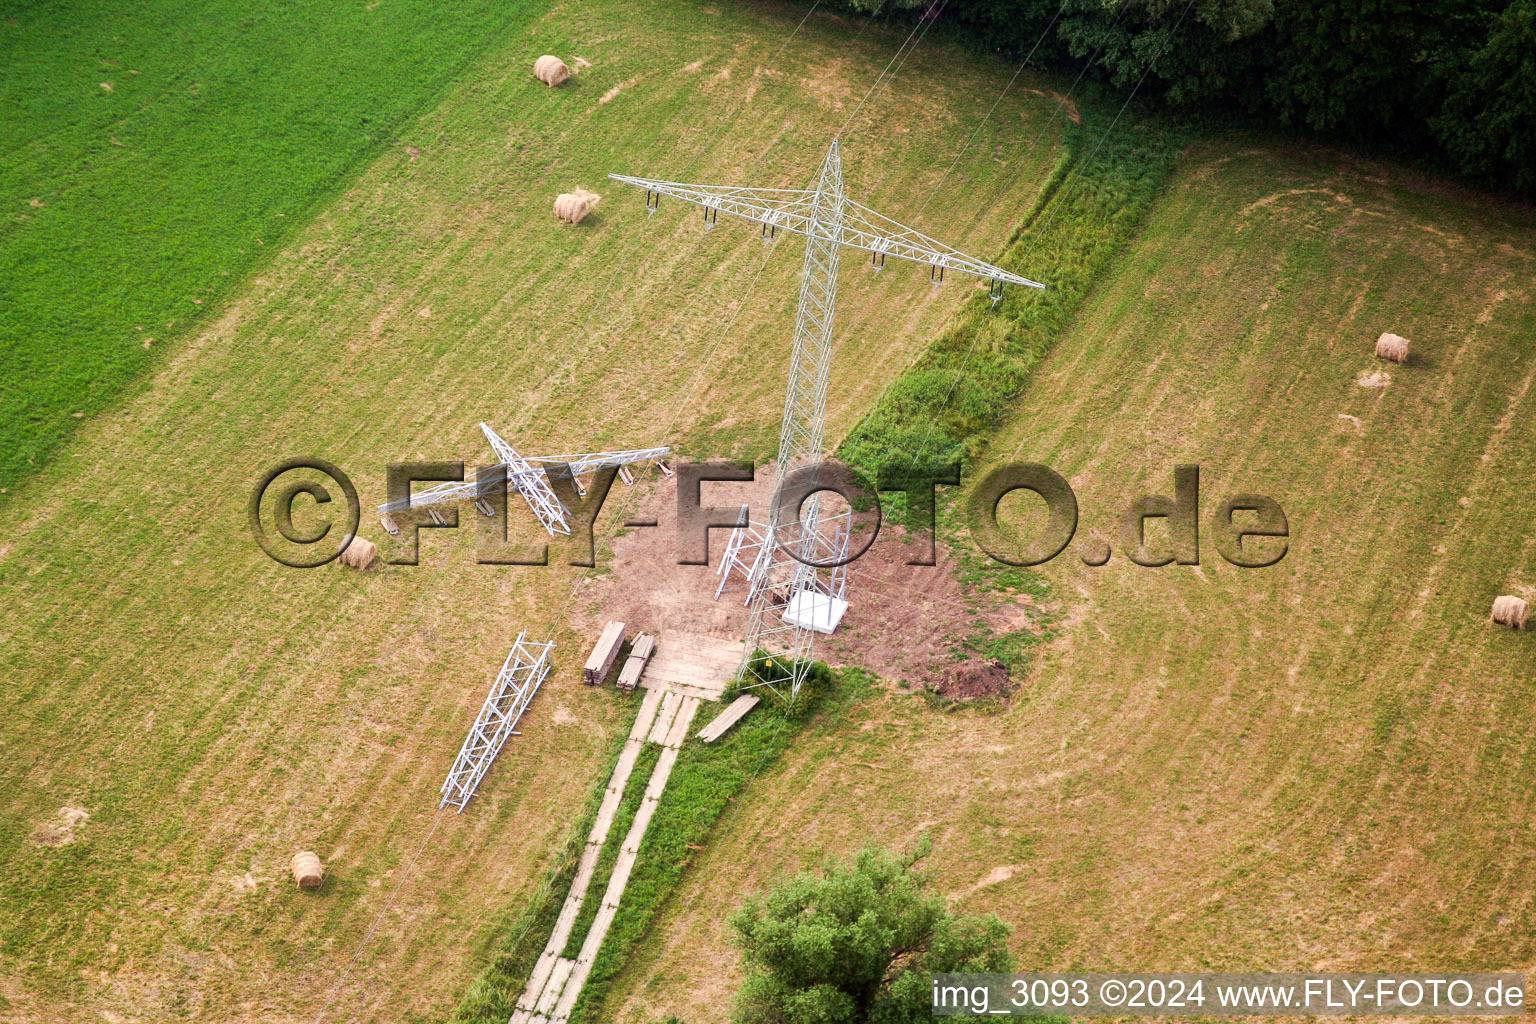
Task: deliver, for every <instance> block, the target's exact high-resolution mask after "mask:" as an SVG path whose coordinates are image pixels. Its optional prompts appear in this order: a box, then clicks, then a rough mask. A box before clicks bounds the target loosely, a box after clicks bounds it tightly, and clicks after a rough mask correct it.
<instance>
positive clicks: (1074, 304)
mask: <svg viewBox="0 0 1536 1024" xmlns="http://www.w3.org/2000/svg"><path fill="white" fill-rule="evenodd" d="M1065 139H1066V153H1065V154H1064V155H1063V157H1062V158H1061V160H1060V161H1059V162H1058V163H1057V165H1056V167H1055V169H1054V170H1053V172H1052V175H1051V178H1050V180H1049V181H1048V182H1047V184H1046V185H1045V187H1044V188H1043V189H1042V190H1041V193H1040V198H1039V199H1038V200H1037V202H1036V203H1035V206H1034V208H1033V209H1032V210H1031V211H1030V212H1029V215H1028V216H1027V217H1026V218H1025V220H1024V222H1023V223H1022V225H1021V226H1020V227H1019V229H1018V230H1017V231H1016V232H1015V233H1014V235H1013V238H1012V239H1011V240H1010V242H1009V244H1008V247H1007V249H1006V251H1005V252H1004V253H1003V255H1002V257H1001V258H1000V259H999V260H998V261H997V262H998V263H999V265H1001V266H1003V267H1005V268H1008V269H1012V270H1016V271H1017V272H1019V273H1022V274H1024V275H1026V276H1030V277H1032V278H1033V279H1035V280H1038V281H1040V282H1042V283H1043V284H1044V285H1045V286H1046V289H1045V291H1044V292H1041V291H1037V290H1035V289H1031V288H1018V287H1014V288H1009V289H1008V290H1007V291H1006V292H1004V296H1003V299H1002V301H1001V302H1000V303H998V304H997V305H996V306H995V307H994V306H993V305H992V304H991V302H990V301H989V300H988V298H987V297H986V295H985V294H980V293H979V294H977V295H976V296H974V297H973V298H971V299H970V300H969V301H968V302H967V303H966V304H965V306H963V307H962V309H961V311H960V312H959V313H958V314H957V315H956V317H955V318H954V320H953V322H952V323H951V324H950V326H949V327H947V328H946V329H945V331H944V333H943V334H942V335H941V336H940V337H939V339H938V340H937V341H936V342H935V343H934V344H933V346H932V347H931V348H930V349H929V350H928V351H927V352H926V353H925V354H924V355H923V356H922V357H921V358H920V359H919V360H918V361H917V364H916V365H915V366H914V367H913V368H912V369H911V370H910V371H909V372H908V373H907V374H906V375H905V376H904V377H902V378H901V379H900V380H899V381H897V382H896V383H895V384H894V385H892V386H891V388H890V390H889V391H887V392H886V394H885V396H884V398H883V399H882V400H881V402H880V403H879V404H878V405H877V406H876V407H875V408H874V409H873V410H872V411H871V412H870V414H869V416H868V417H866V418H865V419H864V421H863V422H862V423H860V424H859V425H858V427H857V428H855V429H854V431H853V432H852V433H851V434H850V435H849V436H848V438H847V439H846V440H845V441H844V442H843V444H842V445H841V446H840V449H839V455H840V457H841V458H842V459H843V460H844V461H846V462H848V463H849V464H850V465H853V466H855V467H858V468H860V469H863V470H865V471H866V472H869V473H871V474H873V475H878V472H879V470H880V469H882V468H886V467H888V468H890V469H904V468H906V467H908V466H913V465H923V464H930V465H944V464H950V463H957V462H958V463H962V464H964V463H966V462H969V461H971V460H973V459H974V458H975V457H976V456H977V455H978V454H979V453H980V451H981V450H982V449H983V448H984V447H985V446H986V444H987V442H988V441H989V440H990V439H991V438H992V436H993V434H994V432H995V431H996V429H997V427H998V426H999V424H1000V423H1001V422H1002V420H1003V419H1004V417H1005V416H1006V415H1007V414H1008V412H1009V411H1010V409H1011V407H1012V404H1013V401H1014V399H1015V398H1017V396H1018V395H1019V393H1020V392H1021V391H1022V390H1023V388H1024V386H1025V384H1026V383H1027V382H1028V380H1029V375H1030V372H1031V371H1032V370H1033V369H1034V367H1035V366H1036V365H1038V363H1039V362H1040V360H1041V359H1042V358H1043V357H1044V356H1045V354H1046V353H1047V352H1049V351H1050V349H1051V346H1052V345H1053V344H1054V342H1055V341H1056V340H1057V338H1059V337H1060V336H1061V334H1062V332H1063V331H1064V330H1065V329H1066V327H1067V325H1068V324H1069V323H1070V322H1071V319H1072V316H1073V315H1074V313H1075V312H1076V311H1077V309H1078V307H1079V305H1081V303H1082V301H1083V299H1084V298H1085V297H1086V296H1087V295H1088V293H1089V291H1090V289H1091V288H1092V286H1093V284H1094V282H1096V281H1098V280H1099V279H1100V278H1102V277H1104V276H1106V275H1107V274H1109V273H1110V272H1111V271H1112V269H1113V264H1114V261H1115V258H1116V256H1117V254H1118V253H1119V252H1120V251H1121V250H1122V249H1123V247H1124V246H1125V244H1126V243H1127V242H1128V241H1129V240H1130V239H1131V237H1132V235H1133V234H1134V233H1135V231H1136V229H1137V227H1138V226H1139V225H1140V224H1141V223H1142V220H1143V219H1144V217H1145V215H1146V213H1147V211H1148V210H1149V209H1150V208H1151V206H1152V203H1153V201H1154V199H1156V197H1157V194H1158V191H1159V190H1160V189H1161V188H1162V186H1163V185H1164V183H1165V182H1166V181H1167V180H1168V177H1169V175H1170V174H1171V173H1172V171H1173V169H1174V166H1175V165H1176V163H1177V162H1178V155H1179V149H1180V146H1181V145H1182V144H1183V142H1184V141H1185V135H1184V133H1183V131H1182V130H1180V129H1177V128H1175V127H1172V126H1170V125H1168V124H1165V123H1164V122H1162V121H1160V120H1157V119H1153V118H1135V119H1132V118H1125V117H1121V118H1119V119H1118V121H1116V120H1115V119H1114V118H1113V117H1112V116H1111V114H1110V113H1109V110H1108V109H1105V108H1096V107H1094V106H1090V105H1088V104H1084V105H1083V121H1082V124H1081V125H1077V126H1075V127H1073V128H1072V129H1071V130H1069V131H1068V132H1067V133H1066V136H1065Z"/></svg>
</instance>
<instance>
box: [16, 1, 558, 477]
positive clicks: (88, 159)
mask: <svg viewBox="0 0 1536 1024" xmlns="http://www.w3.org/2000/svg"><path fill="white" fill-rule="evenodd" d="M540 9H541V8H540V7H539V5H535V4H533V3H530V2H526V0H471V2H469V3H464V4H455V5H453V6H451V7H443V6H441V5H437V4H431V3H424V2H421V0H381V2H378V3H369V4H363V3H354V4H347V5H341V6H337V5H316V4H261V5H248V4H219V3H209V2H208V0H169V2H163V3H155V4H151V5H140V6H136V7H133V8H124V7H123V6H122V5H120V4H110V3H105V2H101V0H86V2H75V0H71V2H68V3H65V2H59V0H54V2H47V3H38V4H29V5H20V6H17V5H11V6H10V8H9V9H8V10H7V17H5V18H4V19H0V50H3V51H4V53H5V55H6V56H5V75H4V76H0V111H3V115H0V124H3V125H4V129H3V131H0V142H3V147H0V148H3V153H4V156H3V158H0V211H3V218H0V382H3V383H0V488H4V489H9V488H10V487H12V486H13V485H15V484H16V483H17V482H18V481H19V480H21V479H22V478H23V477H24V476H25V475H26V474H28V473H29V472H31V471H32V468H33V467H35V466H37V465H41V464H42V463H43V462H44V461H45V460H46V459H47V458H49V457H50V456H51V455H53V453H54V452H55V451H57V449H58V448H59V446H60V445H61V444H62V443H63V442H64V440H65V438H66V437H68V436H69V434H70V432H71V430H72V427H73V425H74V424H75V423H77V422H78V421H79V420H80V419H82V418H84V417H85V416H88V415H90V414H91V413H93V412H95V411H97V410H99V409H101V408H102V407H104V406H105V405H106V404H108V403H109V402H110V401H111V400H112V399H113V398H114V397H115V396H116V395H118V394H119V393H120V392H121V391H122V389H123V388H124V387H125V386H127V385H128V384H129V383H130V382H131V381H133V380H134V379H135V378H136V377H138V376H139V375H140V374H141V373H142V372H144V370H145V369H146V368H147V367H149V366H150V365H151V363H152V362H153V361H154V359H155V357H156V353H157V351H158V350H159V349H161V348H162V347H163V345H164V342H165V341H166V339H167V338H168V336H170V335H175V334H181V333H183V332H185V331H187V330H189V329H196V327H197V325H198V324H199V323H201V322H203V321H205V320H206V319H208V318H209V316H210V314H212V313H214V312H215V311H216V310H217V308H218V307H219V305H220V304H221V302H222V300H223V299H224V298H225V297H226V295H227V294H228V293H229V289H230V288H231V287H234V286H236V285H238V284H239V283H240V282H241V281H242V279H243V278H244V276H245V274H246V273H247V272H248V271H250V270H251V269H252V268H253V267H254V266H256V265H258V264H259V263H261V262H262V261H264V260H265V259H266V258H267V254H269V253H275V252H277V251H278V249H279V247H280V246H281V245H282V243H284V242H286V241H287V240H288V238H289V237H290V236H291V233H292V231H293V230H295V229H297V227H298V226H299V225H300V224H302V223H303V222H304V221H305V220H306V219H307V217H308V216H309V215H310V214H311V213H312V212H313V211H314V210H316V209H318V208H319V206H320V204H321V203H323V202H324V201H325V200H326V199H328V198H329V197H331V196H332V195H334V194H335V193H336V192H337V191H338V190H339V189H340V188H342V187H343V186H344V183H345V182H346V180H347V179H348V177H349V175H350V174H351V172H352V171H353V170H354V168H357V167H359V166H360V165H361V164H362V163H363V162H364V161H365V160H367V159H368V158H369V157H370V156H372V155H373V154H375V153H377V152H378V151H379V150H380V149H381V148H383V147H385V146H388V145H393V144H397V143H398V144H401V145H404V142H403V141H402V140H401V139H400V138H399V136H400V135H401V133H402V129H403V128H404V126H405V125H406V124H407V122H408V121H409V120H410V119H411V118H412V117H413V116H414V115H415V114H416V113H417V112H418V111H420V110H422V109H424V108H425V107H426V106H428V105H429V104H431V103H433V102H434V101H435V100H436V99H437V97H438V95H439V94H440V92H441V91H442V89H443V87H444V86H445V85H446V84H447V83H449V82H450V81H452V80H453V79H454V78H455V77H456V76H457V75H458V74H459V73H460V72H462V71H463V69H464V68H465V67H466V66H467V65H468V64H469V62H470V61H471V60H473V59H474V58H475V57H477V56H478V55H479V54H480V53H481V51H482V50H483V49H484V48H485V47H486V45H487V44H488V43H491V42H492V41H494V40H495V39H497V38H499V37H500V36H502V35H504V34H505V33H506V32H507V31H508V30H509V29H510V28H512V27H513V26H515V25H518V24H520V23H522V22H523V21H525V20H526V19H528V18H529V17H531V16H532V14H533V13H535V12H536V11H537V10H540Z"/></svg>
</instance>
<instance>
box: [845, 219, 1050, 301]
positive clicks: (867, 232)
mask: <svg viewBox="0 0 1536 1024" xmlns="http://www.w3.org/2000/svg"><path fill="white" fill-rule="evenodd" d="M842 240H843V244H844V245H846V246H848V247H849V248H850V249H862V250H864V251H865V252H872V253H875V254H877V255H882V256H887V257H890V258H891V259H898V260H909V261H911V262H913V263H926V264H928V265H929V266H931V267H943V268H944V269H945V270H953V271H955V272H957V273H961V274H973V275H975V276H976V277H985V278H989V279H991V280H993V281H1001V282H1003V283H1004V284H1017V285H1022V286H1024V287H1025V288H1040V289H1044V288H1045V285H1043V284H1041V283H1040V282H1039V281H1031V280H1030V279H1029V278H1027V277H1020V276H1019V275H1018V274H1010V273H1009V272H1008V271H1006V270H1004V269H1003V268H1002V267H996V266H993V265H992V264H990V263H987V262H985V261H983V260H979V259H977V258H976V257H974V256H967V255H966V254H965V253H963V252H960V251H959V250H958V249H955V248H953V247H951V246H948V245H945V244H944V243H943V242H940V241H939V240H938V239H936V238H930V237H929V236H927V235H925V234H923V233H922V232H921V231H915V230H913V229H912V228H909V227H907V226H906V225H905V224H902V223H899V222H898V221H894V220H892V219H891V218H889V217H887V216H885V214H883V213H876V212H875V211H874V210H871V209H870V208H869V207H867V206H864V205H861V204H859V203H856V202H854V201H853V200H852V199H849V200H847V205H846V208H845V210H844V213H843V239H842Z"/></svg>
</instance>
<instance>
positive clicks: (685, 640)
mask: <svg viewBox="0 0 1536 1024" xmlns="http://www.w3.org/2000/svg"><path fill="white" fill-rule="evenodd" d="M745 652H746V646H745V645H744V644H742V642H741V641H739V640H723V639H721V638H719V637H713V636H704V635H702V634H699V633H679V632H671V631H669V632H666V633H663V634H661V635H660V636H659V637H657V638H656V653H655V654H653V655H651V662H650V664H649V665H647V666H646V669H645V673H644V674H643V675H642V676H641V677H640V685H641V686H645V687H649V688H652V689H660V690H668V689H677V690H678V691H679V692H685V693H687V694H688V695H689V696H693V697H699V698H701V699H704V700H719V699H720V698H721V696H722V695H723V694H724V693H725V689H726V687H727V686H729V685H730V684H731V681H732V680H733V679H735V678H736V671H737V669H739V668H740V667H741V661H742V658H743V657H744V656H745ZM685 688H686V689H685Z"/></svg>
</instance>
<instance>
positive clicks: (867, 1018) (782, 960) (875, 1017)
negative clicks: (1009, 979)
mask: <svg viewBox="0 0 1536 1024" xmlns="http://www.w3.org/2000/svg"><path fill="white" fill-rule="evenodd" d="M926 852H927V850H926V847H924V848H920V849H919V850H918V852H917V853H915V854H913V855H912V856H910V857H902V858H898V857H895V856H893V855H892V854H890V853H887V852H884V851H881V850H866V851H864V852H863V853H860V854H858V855H857V856H856V857H854V859H853V860H852V861H851V862H849V863H846V864H828V865H826V866H825V867H823V868H822V869H821V870H820V871H818V872H811V873H806V874H801V875H798V876H796V877H795V878H792V879H790V880H789V881H786V882H782V883H780V884H779V885H777V886H775V887H774V888H772V889H771V890H769V891H768V893H766V894H765V895H762V896H754V897H750V898H749V899H748V900H747V901H746V903H745V905H744V906H743V907H742V908H741V910H739V911H738V912H737V913H736V914H734V915H732V917H731V922H730V923H731V927H732V928H733V929H734V930H735V932H736V936H737V940H738V942H739V943H740V945H741V948H742V953H743V958H744V960H745V962H746V966H747V969H748V971H749V972H750V974H749V977H748V978H747V981H746V983H745V984H743V985H742V988H741V992H740V993H739V995H738V996H737V1004H736V1020H737V1021H739V1022H740V1024H908V1022H915V1021H928V1020H931V1019H932V999H933V996H932V992H931V989H930V985H929V981H928V975H929V974H930V973H932V972H946V971H978V972H1006V971H1011V970H1012V969H1013V958H1012V956H1011V955H1010V954H1009V952H1008V946H1007V936H1008V926H1007V925H1005V924H1003V922H1002V921H1000V920H998V919H997V918H996V917H995V916H992V915H988V916H986V917H966V916H957V915H954V914H951V913H950V912H949V911H948V910H946V909H945V907H944V901H943V899H942V898H941V897H939V896H937V895H934V894H931V893H929V892H927V891H926V880H925V878H924V877H923V875H922V873H921V872H919V871H917V870H916V869H915V868H914V866H913V865H914V863H915V860H916V859H917V858H918V857H920V856H922V855H924V854H925V853H926Z"/></svg>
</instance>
